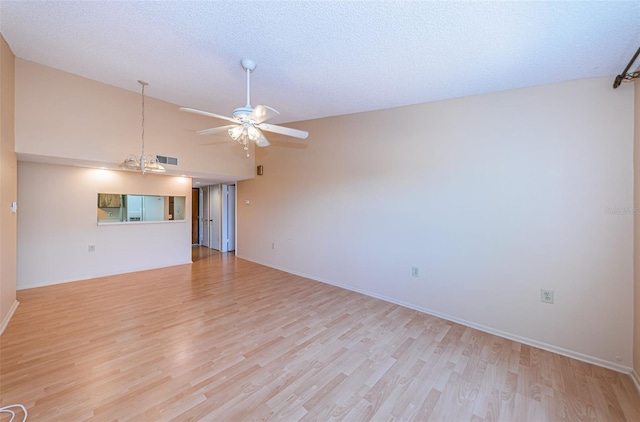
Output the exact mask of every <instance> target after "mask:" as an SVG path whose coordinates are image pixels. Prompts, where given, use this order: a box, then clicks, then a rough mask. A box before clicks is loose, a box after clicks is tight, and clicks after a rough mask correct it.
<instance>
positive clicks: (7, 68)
mask: <svg viewBox="0 0 640 422" xmlns="http://www.w3.org/2000/svg"><path fill="white" fill-rule="evenodd" d="M14 64H15V56H14V55H13V52H12V51H11V48H9V45H8V44H7V43H6V41H5V40H4V38H3V37H2V34H0V335H1V334H2V332H3V331H4V329H5V327H6V326H7V325H8V324H9V320H10V319H11V316H12V315H13V312H14V311H15V309H16V307H17V306H18V302H17V301H16V239H17V234H16V231H17V227H18V223H17V215H16V214H15V213H13V212H11V203H12V202H15V201H16V199H17V196H18V195H17V191H18V188H17V186H18V181H17V180H18V179H17V174H18V170H17V168H18V162H17V159H16V153H15V150H14V137H15V132H14V129H15V124H14V121H15V114H14V99H15V95H14V94H15V90H14V78H15V74H14Z"/></svg>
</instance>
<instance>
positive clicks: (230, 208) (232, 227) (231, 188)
mask: <svg viewBox="0 0 640 422" xmlns="http://www.w3.org/2000/svg"><path fill="white" fill-rule="evenodd" d="M235 250H236V186H235V185H222V249H221V251H222V252H229V251H235Z"/></svg>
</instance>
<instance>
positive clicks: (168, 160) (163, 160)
mask: <svg viewBox="0 0 640 422" xmlns="http://www.w3.org/2000/svg"><path fill="white" fill-rule="evenodd" d="M156 160H158V162H159V163H160V164H168V165H170V166H177V165H178V157H169V156H166V155H156Z"/></svg>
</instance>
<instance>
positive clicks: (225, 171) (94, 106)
mask: <svg viewBox="0 0 640 422" xmlns="http://www.w3.org/2000/svg"><path fill="white" fill-rule="evenodd" d="M148 82H150V85H149V86H148V87H147V88H146V91H145V93H146V95H147V99H146V101H145V144H146V148H145V153H146V154H150V153H154V154H161V155H169V156H174V157H178V158H179V166H177V167H174V166H167V169H169V170H172V171H175V174H183V173H186V174H187V175H189V176H198V177H208V178H215V179H219V180H221V181H236V180H239V179H245V178H249V177H253V175H254V157H253V154H252V155H251V158H249V159H247V157H246V154H245V152H244V151H243V150H242V147H241V146H239V145H237V144H236V143H235V142H231V141H229V139H228V137H227V136H226V134H221V135H217V136H201V135H198V134H196V133H195V131H196V130H200V129H205V128H209V127H214V126H219V125H224V124H225V122H224V121H221V120H217V119H212V118H208V117H204V116H200V115H195V114H191V113H185V112H181V111H178V106H177V105H175V104H170V103H167V102H164V101H160V100H156V99H154V98H152V97H153V81H148ZM131 89H132V91H127V90H123V89H120V88H116V87H113V86H110V85H106V84H103V83H100V82H97V81H94V80H91V79H87V78H83V77H80V76H77V75H73V74H70V73H66V72H62V71H60V70H56V69H53V68H50V67H47V66H43V65H40V64H36V63H33V62H29V61H26V60H23V59H19V58H18V59H17V60H16V152H17V153H18V155H19V159H20V160H21V161H24V160H35V161H40V160H41V158H42V157H45V158H46V159H45V161H48V162H50V163H51V162H53V163H57V164H61V163H62V164H66V163H68V162H69V160H73V161H75V162H76V163H81V164H82V163H87V164H90V165H105V166H107V167H110V166H115V165H117V164H119V163H121V162H122V160H123V159H124V158H125V157H126V156H127V155H129V154H132V153H133V154H137V155H140V149H141V96H140V85H139V84H138V83H137V82H136V81H131Z"/></svg>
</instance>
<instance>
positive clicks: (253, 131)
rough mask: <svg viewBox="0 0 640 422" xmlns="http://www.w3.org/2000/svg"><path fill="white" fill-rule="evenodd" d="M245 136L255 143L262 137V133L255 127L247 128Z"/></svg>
mask: <svg viewBox="0 0 640 422" xmlns="http://www.w3.org/2000/svg"><path fill="white" fill-rule="evenodd" d="M247 135H248V136H249V139H250V140H252V141H257V140H258V139H260V138H261V137H262V133H260V131H259V130H258V129H257V128H256V127H255V126H249V127H248V128H247Z"/></svg>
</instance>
